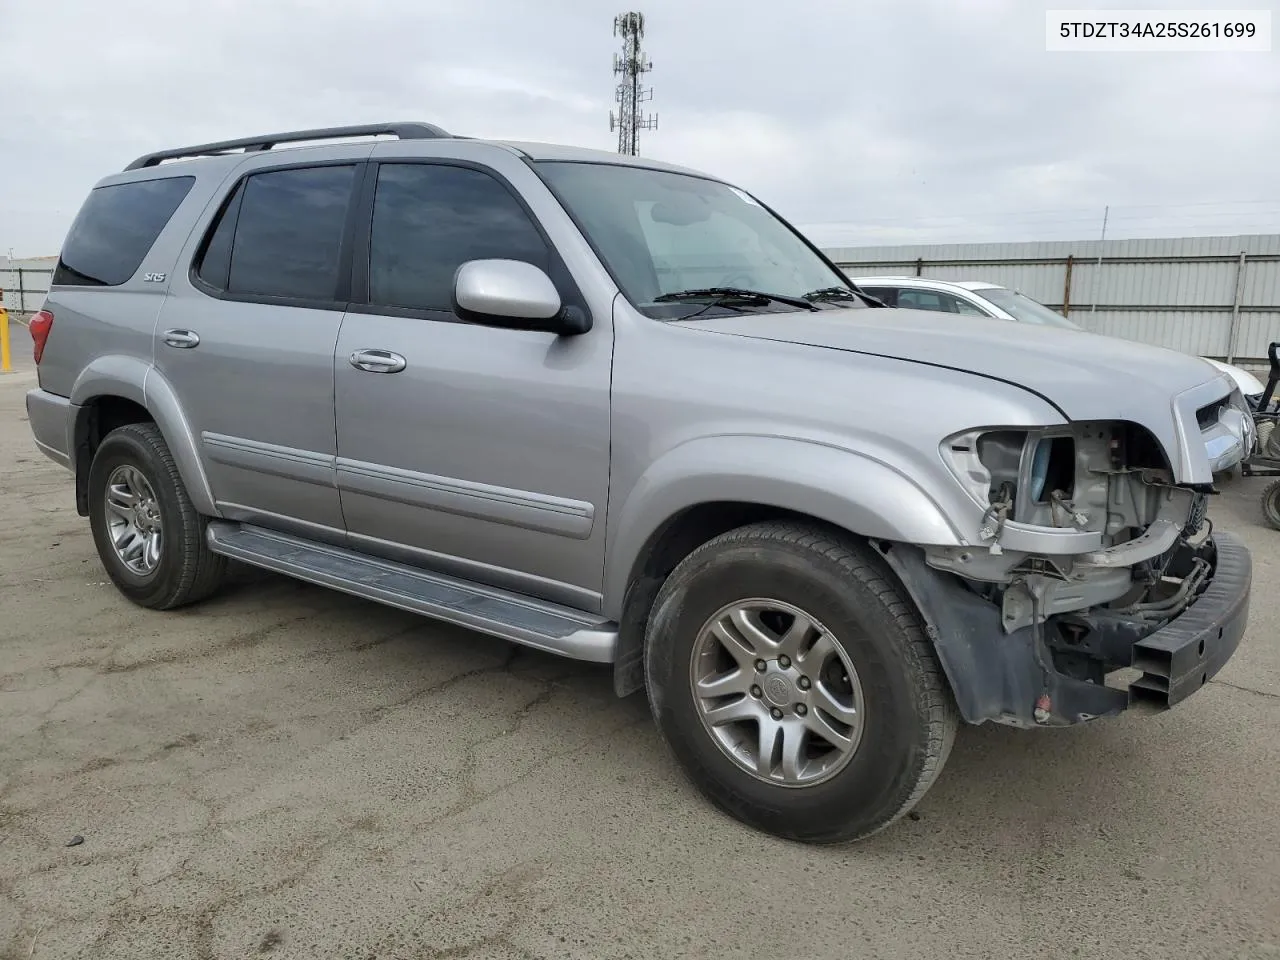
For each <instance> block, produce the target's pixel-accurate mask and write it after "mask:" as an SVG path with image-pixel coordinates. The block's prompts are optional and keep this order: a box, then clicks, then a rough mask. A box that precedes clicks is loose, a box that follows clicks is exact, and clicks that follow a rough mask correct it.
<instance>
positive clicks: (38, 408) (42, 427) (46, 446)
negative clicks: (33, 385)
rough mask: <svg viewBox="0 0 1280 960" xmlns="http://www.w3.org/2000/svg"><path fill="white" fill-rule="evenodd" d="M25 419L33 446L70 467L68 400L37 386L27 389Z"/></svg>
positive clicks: (69, 406) (70, 417) (69, 413)
mask: <svg viewBox="0 0 1280 960" xmlns="http://www.w3.org/2000/svg"><path fill="white" fill-rule="evenodd" d="M27 421H28V423H30V424H31V435H32V437H33V438H34V439H35V442H36V446H37V447H39V448H40V450H41V452H42V453H44V455H45V456H47V457H48V458H49V459H50V460H52V461H53V462H54V463H57V464H59V465H61V466H64V467H66V468H67V469H68V470H70V469H72V466H71V422H72V410H71V401H70V400H68V399H67V398H66V397H60V396H58V395H57V394H54V393H49V392H48V391H47V390H41V389H39V388H37V389H35V390H29V391H28V392H27Z"/></svg>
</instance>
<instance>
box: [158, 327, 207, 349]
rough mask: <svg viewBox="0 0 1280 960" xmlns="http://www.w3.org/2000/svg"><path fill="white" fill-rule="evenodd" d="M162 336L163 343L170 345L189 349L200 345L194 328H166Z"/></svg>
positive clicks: (198, 336)
mask: <svg viewBox="0 0 1280 960" xmlns="http://www.w3.org/2000/svg"><path fill="white" fill-rule="evenodd" d="M163 336H164V342H165V344H167V345H168V346H170V347H180V348H182V349H184V350H190V349H191V348H192V347H198V346H199V345H200V335H199V334H197V333H196V332H195V331H194V330H166V331H165V332H164V334H163Z"/></svg>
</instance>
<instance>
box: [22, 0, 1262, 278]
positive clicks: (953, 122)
mask: <svg viewBox="0 0 1280 960" xmlns="http://www.w3.org/2000/svg"><path fill="white" fill-rule="evenodd" d="M636 2H637V7H636V8H638V9H641V10H642V11H643V12H644V14H645V16H646V19H647V35H646V38H645V42H646V45H647V49H648V52H649V55H650V57H651V58H652V60H653V63H654V70H653V73H652V74H651V75H650V81H651V83H652V86H653V87H654V92H655V95H654V100H653V102H652V103H651V104H648V105H647V106H648V107H649V109H650V110H652V111H654V112H656V113H657V114H658V116H659V128H658V129H657V130H656V131H646V132H642V134H641V144H640V150H641V153H642V154H645V155H649V156H653V157H656V158H660V159H664V160H671V161H675V162H678V163H683V164H687V165H690V166H694V167H698V168H701V169H704V170H706V171H708V172H712V173H715V174H717V175H720V176H723V177H725V178H727V179H729V180H731V181H733V182H735V183H737V184H738V185H740V186H743V187H745V188H746V189H748V190H751V191H752V192H754V193H756V194H757V195H759V196H760V197H761V198H762V199H764V200H765V201H766V202H768V203H770V204H771V205H773V206H774V207H775V208H777V209H778V210H780V212H782V213H783V214H784V215H785V216H787V217H789V218H790V219H791V220H793V221H794V222H795V223H797V224H798V225H800V226H801V227H803V228H805V229H807V230H808V232H809V233H810V234H811V235H812V236H813V237H814V239H815V240H817V241H818V242H819V243H824V244H841V245H852V244H858V243H876V242H912V241H935V240H936V241H957V242H962V241H969V240H975V241H976V240H1024V239H1074V238H1096V237H1097V236H1098V232H1099V229H1100V227H1101V219H1102V212H1103V208H1104V206H1106V205H1110V207H1111V222H1110V226H1109V228H1108V236H1115V237H1120V236H1129V237H1133V236H1182V235H1203V234H1236V233H1269V232H1280V173H1278V171H1280V47H1277V49H1276V50H1275V51H1273V52H1271V53H1240V54H1225V53H1219V54H1185V53H1184V54H1114V53H1111V54H1081V53H1048V52H1046V51H1045V18H1044V11H1045V9H1046V6H1053V7H1055V8H1056V7H1073V6H1074V7H1093V8H1096V9H1099V10H1105V9H1107V8H1108V7H1110V8H1111V9H1115V8H1116V7H1119V6H1123V7H1125V8H1134V7H1159V6H1174V4H1172V3H1165V4H1159V3H1157V4H1150V3H1147V4H1144V3H1142V2H1141V0H1128V2H1126V3H1123V4H1115V3H1111V4H1107V3H1092V4H1090V3H1087V2H1085V0H1076V2H1074V3H1069V2H1057V3H1053V4H1045V3H1043V2H1038V0H857V2H849V0H842V2H839V3H836V2H831V0H789V2H786V3H777V2H771V3H764V2H760V0H755V2H752V0H747V2H742V0H734V2H730V0H699V2H696V3H695V2H690V0H686V2H683V3H678V2H676V0H636ZM1194 5H1195V6H1197V7H1200V8H1213V7H1217V8H1228V9H1229V8H1231V7H1254V8H1270V9H1273V10H1274V9H1275V7H1276V0H1252V2H1236V3H1231V2H1228V3H1216V4H1215V3H1214V2H1213V0H1196V3H1195V4H1194ZM625 9H627V6H626V5H625V0H620V2H616V3H601V2H598V0H572V2H571V0H538V2H536V3H530V4H528V5H525V4H523V3H520V2H517V0H465V2H448V3H446V2H443V0H347V2H337V0H165V2H164V3H157V2H155V0H39V2H37V0H0V12H2V13H0V36H3V38H4V41H5V42H4V62H5V71H4V73H5V80H4V84H3V87H2V88H0V253H3V252H7V250H8V249H9V248H12V249H13V250H14V252H15V255H17V256H36V255H41V254H50V253H54V252H56V251H57V248H58V246H59V245H60V243H61V241H62V237H63V234H64V233H65V231H66V228H67V226H68V224H69V222H70V220H71V218H72V217H73V216H74V215H75V211H76V209H77V208H78V206H79V204H80V202H81V201H82V199H83V197H84V194H85V192H86V191H87V190H88V189H89V188H90V187H91V186H92V185H93V183H94V182H95V181H96V180H97V179H98V178H99V177H101V176H103V175H105V174H107V173H110V172H114V171H116V170H119V169H121V168H123V167H124V165H125V164H126V163H128V162H129V161H130V160H132V159H133V158H134V157H135V156H137V155H139V154H141V153H145V152H147V151H150V150H154V149H161V148H164V147H168V146H175V145H181V144H184V143H198V142H202V141H206V140H213V139H220V138H231V137H238V136H244V135H248V134H254V133H261V132H273V131H277V130H285V129H290V128H300V127H313V126H327V125H337V124H345V123H359V122H368V121H377V120H390V119H394V120H419V119H421V120H428V121H432V122H435V123H438V124H440V125H442V126H444V127H445V128H446V129H448V130H450V131H454V132H457V133H462V134H467V135H472V136H493V137H510V138H518V139H533V140H549V141H557V142H567V143H572V144H578V145H582V146H594V147H600V148H603V149H614V147H615V144H616V140H615V135H614V134H611V133H610V131H609V123H608V113H609V109H610V107H611V106H612V105H613V104H612V94H613V83H614V77H613V75H612V73H611V58H612V54H613V51H614V49H615V44H616V41H615V38H614V37H613V35H612V26H613V17H614V15H615V14H616V13H620V12H622V11H623V10H625ZM1273 17H1274V18H1275V27H1276V29H1277V30H1280V13H1273Z"/></svg>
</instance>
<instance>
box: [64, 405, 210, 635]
mask: <svg viewBox="0 0 1280 960" xmlns="http://www.w3.org/2000/svg"><path fill="white" fill-rule="evenodd" d="M207 523H208V521H207V520H206V519H205V518H204V517H202V516H200V514H199V513H197V512H196V509H195V506H194V505H193V504H192V503H191V498H190V497H188V496H187V490H186V487H185V486H184V485H183V483H182V477H181V476H180V475H179V474H178V467H177V464H176V463H175V462H174V459H173V455H172V454H171V453H170V451H169V446H168V444H166V443H165V440H164V436H163V435H162V434H161V433H160V430H159V428H158V427H156V425H155V424H152V423H134V424H129V425H128V426H124V427H120V428H118V429H116V430H113V431H111V433H109V434H107V436H106V438H105V439H104V440H103V441H102V443H101V445H99V447H98V449H97V451H96V452H95V453H94V456H93V462H92V464H91V465H90V467H89V525H90V527H91V528H92V530H93V540H94V544H95V545H96V546H97V548H98V556H99V557H100V558H101V560H102V565H103V567H105V568H106V571H107V576H109V577H110V578H111V581H112V583H114V584H115V585H116V588H117V589H118V590H119V591H120V592H121V593H122V594H124V595H125V596H126V597H127V598H128V599H129V600H131V601H133V602H134V603H136V604H138V605H139V606H143V607H149V608H151V609H153V610H170V609H173V608H175V607H180V606H183V605H185V604H188V603H194V602H196V601H198V600H203V599H204V598H205V597H208V596H209V595H211V594H212V593H213V592H214V591H216V590H217V588H218V587H219V586H220V585H221V583H222V580H223V577H224V575H225V572H226V566H227V564H226V559H225V558H224V557H221V556H218V555H217V554H215V553H213V552H212V551H211V550H210V549H209V546H208V542H207V540H206V539H205V527H206V525H207Z"/></svg>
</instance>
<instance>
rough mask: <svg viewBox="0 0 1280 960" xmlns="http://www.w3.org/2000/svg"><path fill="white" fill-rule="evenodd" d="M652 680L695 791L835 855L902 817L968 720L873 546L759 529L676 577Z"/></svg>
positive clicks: (730, 537)
mask: <svg viewBox="0 0 1280 960" xmlns="http://www.w3.org/2000/svg"><path fill="white" fill-rule="evenodd" d="M645 670H646V679H647V683H648V690H649V700H650V705H651V708H652V711H653V715H654V719H655V721H656V723H657V726H658V729H659V731H660V733H661V735H662V737H663V739H664V740H665V741H666V742H667V744H668V746H669V747H670V748H671V750H672V752H673V753H674V755H675V757H676V759H677V760H678V762H679V763H680V765H681V767H682V768H683V769H684V771H685V773H686V774H687V775H688V776H689V778H690V779H691V780H692V782H693V783H694V785H695V786H696V787H697V788H698V789H699V790H700V791H701V792H702V793H703V795H704V796H706V797H707V798H708V799H709V800H710V801H711V802H712V803H714V804H715V805H716V806H717V807H719V808H720V809H721V810H724V811H725V812H727V813H729V814H730V815H732V816H734V817H736V818H737V819H739V820H741V821H743V822H745V823H747V824H749V825H750V826H752V827H755V828H756V829H759V830H762V831H765V832H767V833H771V834H774V835H776V836H780V837H784V838H787V839H792V840H800V841H804V842H809V843H835V842H842V841H848V840H855V839H860V838H863V837H866V836H869V835H871V834H873V833H875V832H877V831H879V830H882V829H883V828H884V827H886V826H888V825H889V824H891V823H893V822H894V821H895V820H897V819H898V818H900V817H902V816H903V815H905V814H906V813H907V812H908V811H909V810H910V809H911V808H912V807H913V806H915V804H916V803H917V802H918V801H919V800H920V798H921V797H923V796H924V794H925V792H926V791H927V790H928V789H929V787H930V786H931V785H932V784H933V782H934V780H935V779H936V778H937V776H938V774H939V773H940V772H941V770H942V767H943V765H944V764H945V763H946V760H947V756H948V754H949V753H950V751H951V746H952V743H953V742H954V739H955V733H956V728H957V726H958V717H957V713H956V709H955V705H954V703H953V701H952V698H951V693H950V690H949V689H948V688H947V686H946V682H945V680H944V679H943V676H942V674H941V670H940V668H939V666H938V662H937V660H936V657H935V654H934V651H933V648H932V646H931V644H930V642H929V640H928V638H927V637H926V636H925V634H924V631H923V629H922V627H921V622H920V619H919V616H918V614H917V612H916V610H915V608H914V606H913V605H912V604H911V603H910V602H909V601H908V600H907V599H906V598H905V596H904V594H903V593H902V591H901V589H900V588H899V587H898V586H897V585H896V582H895V581H894V579H893V577H892V574H891V572H890V571H889V570H888V568H887V566H886V565H885V564H884V562H883V561H882V560H881V559H880V558H879V557H877V556H876V554H875V552H874V551H873V550H871V549H870V548H869V547H867V546H865V545H863V544H861V543H859V542H857V541H855V540H853V539H852V538H848V537H845V536H843V535H841V534H839V533H837V532H834V531H832V532H829V531H827V530H824V529H822V528H820V527H816V526H808V525H804V524H795V523H761V524H753V525H751V526H747V527H743V528H740V529H738V530H734V531H731V532H730V533H727V534H724V535H723V536H720V537H717V538H715V539H714V540H712V541H710V542H709V543H707V544H705V545H703V546H702V547H700V548H698V549H697V550H695V551H694V552H693V553H692V554H690V555H689V556H688V557H687V558H686V559H685V560H684V561H683V562H682V563H681V564H680V565H679V566H678V567H677V568H676V569H675V571H674V572H673V573H672V574H671V576H670V577H668V578H667V581H666V583H665V584H664V585H663V587H662V589H661V591H660V592H659V594H658V598H657V600H656V602H655V604H654V610H653V614H652V616H651V617H650V621H649V627H648V634H647V642H646V651H645Z"/></svg>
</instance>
